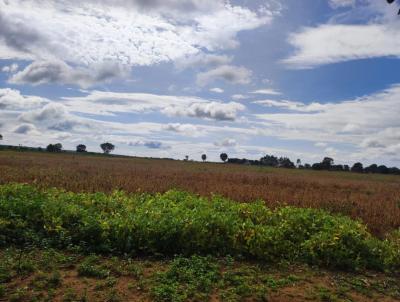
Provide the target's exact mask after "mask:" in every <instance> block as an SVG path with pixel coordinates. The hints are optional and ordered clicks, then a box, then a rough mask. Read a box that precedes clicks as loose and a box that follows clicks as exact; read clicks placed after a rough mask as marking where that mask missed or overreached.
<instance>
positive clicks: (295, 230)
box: [0, 152, 400, 302]
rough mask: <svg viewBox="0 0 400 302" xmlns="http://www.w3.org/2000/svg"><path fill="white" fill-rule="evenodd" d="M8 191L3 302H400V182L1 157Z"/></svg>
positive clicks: (60, 157)
mask: <svg viewBox="0 0 400 302" xmlns="http://www.w3.org/2000/svg"><path fill="white" fill-rule="evenodd" d="M0 182H1V183H0V246H1V249H0V260H1V261H0V299H2V298H5V299H8V300H10V301H157V302H158V301H160V302H161V301H310V300H311V301H378V300H379V301H397V300H399V299H400V282H399V275H398V272H399V270H400V232H399V226H400V204H399V203H400V194H399V190H398V189H399V186H400V178H399V177H398V176H387V175H365V174H353V173H336V172H316V171H301V170H287V169H273V168H265V167H262V168H260V167H258V168H257V167H247V166H236V165H226V164H215V163H196V162H182V161H171V160H156V159H142V158H122V157H111V156H93V155H79V156H78V155H74V154H48V153H23V152H21V153H18V152H0Z"/></svg>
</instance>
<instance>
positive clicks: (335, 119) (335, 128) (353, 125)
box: [256, 85, 400, 155]
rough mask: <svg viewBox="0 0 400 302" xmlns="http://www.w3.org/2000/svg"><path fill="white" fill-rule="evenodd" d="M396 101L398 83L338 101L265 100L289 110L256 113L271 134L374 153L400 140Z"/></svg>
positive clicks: (383, 151)
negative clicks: (378, 90) (353, 147)
mask: <svg viewBox="0 0 400 302" xmlns="http://www.w3.org/2000/svg"><path fill="white" fill-rule="evenodd" d="M399 100H400V86H399V85H395V86H393V87H391V88H389V89H387V90H385V91H382V92H379V93H376V94H372V95H368V96H365V97H362V98H357V99H355V100H348V101H342V102H338V103H324V104H322V103H312V104H302V103H300V102H294V103H293V102H288V101H286V102H285V101H283V102H282V101H267V104H268V106H274V107H279V108H281V109H285V110H288V112H284V113H271V112H269V113H263V114H258V115H256V116H257V117H258V118H260V119H262V120H264V121H266V122H268V126H269V127H268V128H269V132H268V133H269V134H270V135H276V136H280V137H284V138H286V139H304V140H309V141H312V142H314V143H315V144H316V146H317V147H325V146H326V145H324V144H321V143H319V142H321V141H324V142H325V143H326V142H335V143H345V144H349V145H353V146H356V147H359V148H370V149H374V150H375V151H374V152H376V151H377V149H379V150H380V152H381V153H380V154H381V155H383V154H386V152H388V150H393V149H394V148H395V146H396V145H397V144H398V142H399V139H400V135H399V133H400V131H399V129H400V122H399V119H398V116H399V114H400V103H399ZM274 133H275V134H274ZM383 146H384V147H383ZM377 147H380V148H377ZM375 155H376V153H375Z"/></svg>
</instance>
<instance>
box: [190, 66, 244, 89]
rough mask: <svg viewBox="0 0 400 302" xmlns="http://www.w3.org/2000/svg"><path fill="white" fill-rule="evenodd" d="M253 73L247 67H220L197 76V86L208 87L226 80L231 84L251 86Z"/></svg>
mask: <svg viewBox="0 0 400 302" xmlns="http://www.w3.org/2000/svg"><path fill="white" fill-rule="evenodd" d="M251 76H252V72H251V71H250V70H249V69H247V68H245V67H237V66H231V65H223V66H219V67H217V68H215V69H211V70H209V71H205V72H201V73H199V74H198V75H197V84H198V85H199V86H206V85H208V84H210V83H212V82H214V81H217V80H224V81H226V82H229V83H231V84H241V85H244V84H249V83H250V81H251Z"/></svg>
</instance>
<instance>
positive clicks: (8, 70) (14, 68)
mask: <svg viewBox="0 0 400 302" xmlns="http://www.w3.org/2000/svg"><path fill="white" fill-rule="evenodd" d="M18 68H19V66H18V64H16V63H13V64H11V65H8V66H4V67H3V68H2V69H1V71H2V72H5V73H14V72H16V71H17V70H18Z"/></svg>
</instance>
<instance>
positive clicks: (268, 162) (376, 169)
mask: <svg viewBox="0 0 400 302" xmlns="http://www.w3.org/2000/svg"><path fill="white" fill-rule="evenodd" d="M225 155H226V154H225ZM225 155H224V156H223V157H224V158H225ZM221 160H222V161H224V162H225V161H226V159H225V160H224V159H223V158H222V154H221ZM227 162H228V163H230V164H242V165H243V164H244V165H252V166H267V167H275V168H289V169H295V168H297V169H308V170H317V171H342V172H355V173H379V174H394V175H400V169H399V168H397V167H387V166H385V165H377V164H372V165H369V166H366V167H364V165H363V164H362V163H361V162H356V163H355V164H354V165H352V166H351V167H350V166H349V165H341V164H338V165H336V164H335V161H334V159H333V158H331V157H324V159H323V160H322V161H321V162H319V163H314V164H304V165H303V164H302V163H301V160H300V159H297V160H296V164H295V163H294V162H292V161H291V160H290V159H289V158H287V157H279V158H278V157H276V156H274V155H265V156H264V157H262V158H260V159H259V160H250V159H246V158H243V159H240V158H229V159H228V160H227Z"/></svg>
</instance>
